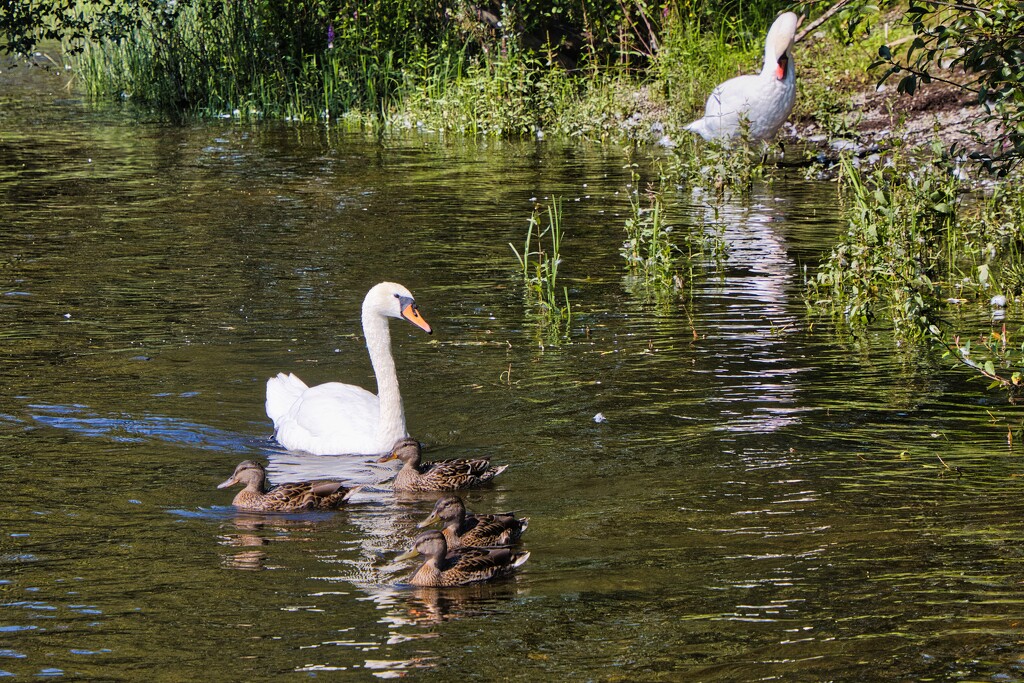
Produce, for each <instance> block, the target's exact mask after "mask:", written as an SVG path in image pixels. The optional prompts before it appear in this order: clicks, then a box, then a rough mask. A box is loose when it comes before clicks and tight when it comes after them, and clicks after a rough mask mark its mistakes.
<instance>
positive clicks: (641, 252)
mask: <svg viewBox="0 0 1024 683" xmlns="http://www.w3.org/2000/svg"><path fill="white" fill-rule="evenodd" d="M630 176H631V179H632V182H631V183H630V187H628V188H626V191H627V196H628V197H629V217H628V218H627V219H626V224H625V230H626V240H625V241H624V242H623V243H622V247H621V248H620V249H619V253H621V254H622V257H623V258H624V259H626V268H627V270H628V271H629V274H630V275H631V276H632V277H634V278H637V279H640V280H642V281H643V282H645V283H646V284H648V285H654V286H659V287H663V288H678V285H679V282H680V280H679V277H678V275H676V273H675V271H676V260H677V256H678V255H679V253H680V252H679V250H678V249H677V248H676V245H675V244H673V243H672V240H671V232H672V227H671V226H668V225H666V224H665V220H664V217H665V202H664V199H663V196H662V192H661V190H660V189H657V190H656V189H654V188H650V187H649V188H647V190H645V191H644V193H643V195H641V192H640V174H639V173H638V172H637V169H636V164H633V165H631V166H630ZM644 198H646V200H647V206H646V207H645V206H644V202H643V199H644Z"/></svg>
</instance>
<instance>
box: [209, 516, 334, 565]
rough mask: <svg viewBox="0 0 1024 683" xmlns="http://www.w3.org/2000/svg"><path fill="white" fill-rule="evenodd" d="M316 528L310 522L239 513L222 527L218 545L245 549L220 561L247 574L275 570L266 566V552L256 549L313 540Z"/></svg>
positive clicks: (294, 518)
mask: <svg viewBox="0 0 1024 683" xmlns="http://www.w3.org/2000/svg"><path fill="white" fill-rule="evenodd" d="M314 529H315V524H314V522H313V520H310V519H303V518H299V517H286V516H283V515H280V516H276V515H260V514H255V513H239V514H236V515H235V516H234V517H232V518H231V519H230V520H228V521H227V522H225V523H224V524H222V525H221V533H220V534H218V536H217V543H218V545H222V546H226V547H229V548H241V549H242V550H238V551H236V552H229V553H227V554H225V555H224V556H223V557H222V558H221V566H223V567H224V568H225V569H241V570H244V571H261V570H264V569H276V568H277V567H275V566H271V565H268V564H267V553H265V552H264V551H263V550H257V548H264V547H266V546H268V545H270V544H271V543H273V542H280V541H298V542H309V541H313V540H314V536H313V535H312V533H313V531H314Z"/></svg>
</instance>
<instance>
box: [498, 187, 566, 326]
mask: <svg viewBox="0 0 1024 683" xmlns="http://www.w3.org/2000/svg"><path fill="white" fill-rule="evenodd" d="M544 216H546V217H547V224H546V225H545V224H544V221H543V218H544ZM563 237H564V233H563V231H562V200H561V199H560V198H556V199H553V200H552V201H551V203H550V204H548V205H547V206H546V207H545V208H544V209H543V210H542V209H541V208H540V207H537V208H536V209H535V210H534V212H533V214H532V215H531V216H530V220H529V223H528V224H527V228H526V239H525V240H524V242H523V248H522V251H519V250H518V249H516V247H515V245H514V244H512V243H509V245H508V246H509V247H511V249H512V252H513V253H514V254H515V256H516V260H517V261H518V263H519V268H520V272H521V273H522V278H523V284H524V285H525V288H526V298H527V299H528V300H529V301H531V302H532V303H533V304H535V305H536V307H537V308H538V309H539V316H538V318H539V320H540V322H541V328H542V330H543V331H544V332H545V336H546V337H547V338H548V340H549V341H551V342H556V341H558V340H561V339H564V338H566V337H568V334H569V325H570V323H571V322H572V305H571V304H570V302H569V289H568V287H565V286H562V287H561V288H559V282H558V269H559V266H560V265H561V263H562V239H563ZM545 238H547V239H546V240H545Z"/></svg>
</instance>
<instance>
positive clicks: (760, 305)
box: [693, 190, 809, 433]
mask: <svg viewBox="0 0 1024 683" xmlns="http://www.w3.org/2000/svg"><path fill="white" fill-rule="evenodd" d="M693 200H694V203H695V205H696V210H697V211H698V213H700V214H701V218H702V220H703V221H704V222H705V223H707V224H712V223H717V224H720V225H722V226H723V228H722V229H723V233H722V237H723V239H724V240H725V241H726V243H727V244H728V248H729V259H728V263H727V266H726V272H725V274H724V277H722V278H710V279H709V280H708V282H707V284H706V285H705V287H704V288H703V291H701V292H700V293H699V294H696V296H700V297H701V298H702V299H703V302H704V303H703V305H702V306H703V309H704V313H703V315H704V316H706V317H707V319H708V320H713V321H714V324H713V325H710V328H711V329H715V330H718V332H717V333H716V334H715V336H716V337H717V338H719V339H720V340H728V344H729V349H730V352H729V354H728V355H727V356H721V357H718V360H717V361H716V362H717V363H718V364H719V365H720V366H721V367H720V368H719V370H720V372H718V373H716V375H715V382H714V383H713V384H712V385H711V386H710V387H709V389H710V395H709V396H708V397H707V400H708V401H710V402H712V403H718V404H721V409H722V416H723V418H724V419H722V421H721V423H720V426H719V429H721V430H724V431H729V432H742V433H749V432H757V433H768V432H775V431H777V430H779V429H783V428H785V427H789V426H792V425H794V424H797V423H799V421H800V414H801V413H802V412H803V410H804V409H803V408H801V407H800V406H799V398H798V393H799V390H800V387H801V384H800V379H801V376H802V375H804V374H805V373H806V372H807V370H808V369H809V368H808V367H807V361H806V360H801V359H798V358H793V357H791V355H790V354H792V350H791V349H792V342H791V341H785V340H783V336H784V335H787V334H789V333H792V332H798V331H799V330H800V329H801V321H800V317H799V316H798V312H799V311H802V309H803V305H802V298H800V297H801V296H802V295H801V291H802V280H801V275H800V269H799V267H798V265H797V263H796V261H795V259H794V258H793V257H792V256H791V255H790V253H789V249H788V245H787V242H786V239H785V238H784V236H783V234H782V231H783V230H784V229H794V225H793V222H794V219H793V216H792V215H790V212H791V209H790V207H791V204H792V202H791V201H790V200H787V199H785V198H777V197H767V196H765V197H752V198H750V201H749V202H743V203H737V202H728V201H726V202H718V201H715V199H714V198H712V197H708V196H705V195H704V194H702V193H701V191H700V190H695V191H694V196H693ZM794 302H799V303H800V307H799V308H798V307H796V306H794Z"/></svg>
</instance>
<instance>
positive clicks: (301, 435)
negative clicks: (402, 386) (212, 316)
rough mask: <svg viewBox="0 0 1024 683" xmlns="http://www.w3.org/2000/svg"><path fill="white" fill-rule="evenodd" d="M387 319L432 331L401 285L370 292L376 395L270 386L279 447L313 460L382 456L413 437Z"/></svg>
mask: <svg viewBox="0 0 1024 683" xmlns="http://www.w3.org/2000/svg"><path fill="white" fill-rule="evenodd" d="M388 318H405V319H406V320H408V321H409V322H411V323H412V324H413V325H416V326H417V327H419V328H420V329H422V330H423V331H425V332H426V333H427V334H430V331H431V330H430V325H429V324H427V321H426V320H424V319H423V317H422V316H421V315H420V313H419V310H418V309H417V308H416V301H415V300H414V299H413V298H412V294H411V293H410V292H409V290H408V289H406V288H405V287H403V286H402V285H400V284H397V283H394V282H381V283H380V284H378V285H375V286H374V287H373V288H371V289H370V291H369V292H367V294H366V298H365V299H363V334H364V335H365V336H366V348H367V350H368V351H369V353H370V362H371V363H372V364H373V372H374V374H375V375H376V377H377V395H374V394H372V393H370V392H369V391H367V390H366V389H363V388H361V387H357V386H353V385H351V384H342V383H341V382H327V383H325V384H318V385H317V386H315V387H308V386H306V384H305V382H303V381H302V380H301V379H299V378H298V377H296V376H295V375H293V374H291V373H288V374H285V373H283V372H281V373H278V375H277V377H271V378H270V379H269V380H267V415H268V416H269V417H270V419H271V420H273V421H274V432H275V436H276V437H277V441H278V443H280V444H281V445H282V446H284V447H285V448H287V449H289V450H297V451H306V452H307V453H313V454H314V455H341V454H357V455H377V454H380V453H385V452H387V451H389V450H390V449H391V447H392V446H394V445H395V442H396V441H398V440H399V439H401V438H403V437H406V436H408V434H407V433H406V431H405V411H404V410H403V408H402V396H401V394H400V393H399V391H398V375H397V374H396V373H395V361H394V358H392V357H391V332H390V330H389V329H388Z"/></svg>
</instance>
